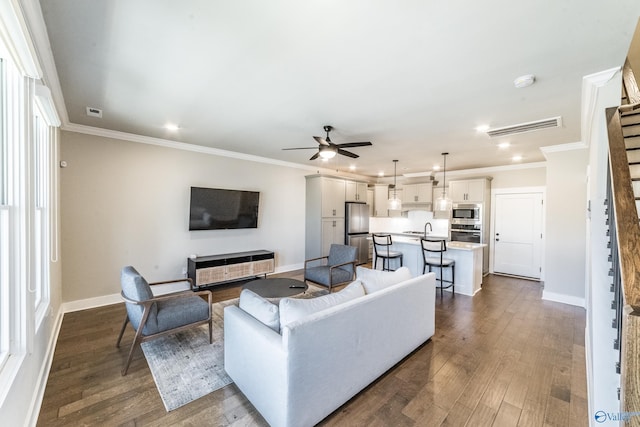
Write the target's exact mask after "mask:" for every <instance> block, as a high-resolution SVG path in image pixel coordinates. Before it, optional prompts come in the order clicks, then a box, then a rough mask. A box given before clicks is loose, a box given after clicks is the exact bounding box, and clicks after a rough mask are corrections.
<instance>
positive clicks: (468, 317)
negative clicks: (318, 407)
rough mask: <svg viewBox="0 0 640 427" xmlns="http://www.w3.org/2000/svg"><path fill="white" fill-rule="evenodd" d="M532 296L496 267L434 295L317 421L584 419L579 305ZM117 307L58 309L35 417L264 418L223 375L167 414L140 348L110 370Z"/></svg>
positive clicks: (234, 292)
mask: <svg viewBox="0 0 640 427" xmlns="http://www.w3.org/2000/svg"><path fill="white" fill-rule="evenodd" d="M299 274H300V272H296V273H293V274H288V275H286V276H289V277H297V275H299ZM238 294H239V288H232V289H225V290H221V291H217V292H215V295H214V299H215V300H218V301H219V300H224V299H228V298H234V297H236V296H238ZM541 294H542V289H541V286H540V284H539V283H537V282H532V281H527V280H519V279H515V278H508V277H500V276H487V277H486V278H485V280H484V285H483V288H482V291H481V292H479V293H478V294H477V295H476V296H475V297H473V298H471V297H466V296H463V295H456V296H455V297H452V296H451V295H450V294H449V293H445V295H444V297H443V298H440V296H439V293H438V294H437V297H436V333H435V336H434V337H433V339H432V340H431V341H429V342H428V343H426V344H424V345H422V346H421V347H419V348H418V349H417V350H416V351H414V352H413V353H412V354H410V355H409V356H408V357H406V358H405V359H404V360H403V361H402V362H400V363H399V364H398V365H396V366H395V367H394V368H392V369H391V370H389V371H388V372H387V373H386V374H385V375H383V376H382V377H381V378H379V379H378V380H377V381H375V382H374V383H373V384H371V385H370V386H369V387H367V388H366V389H365V390H363V391H362V392H360V393H359V394H358V395H356V396H355V397H354V398H353V399H351V400H350V401H349V402H347V403H346V404H344V405H343V406H342V407H341V408H339V409H338V410H337V411H336V412H334V413H333V414H331V415H330V416H329V417H327V418H326V419H325V420H324V421H323V422H322V423H321V425H325V426H360V425H362V426H364V425H366V426H464V425H467V426H474V427H475V426H586V425H588V409H587V392H586V389H587V387H586V373H585V358H584V357H585V352H584V328H585V311H584V309H582V308H578V307H573V306H568V305H564V304H559V303H553V302H549V301H542V300H541V298H540V297H541ZM124 313H125V310H124V305H123V304H116V305H111V306H106V307H101V308H96V309H91V310H85V311H80V312H74V313H68V314H67V315H65V317H64V321H63V323H62V328H61V331H60V336H59V339H58V343H57V346H56V350H55V355H54V360H53V365H52V367H51V372H50V374H49V380H48V383H47V387H46V391H45V395H44V401H43V403H42V408H41V411H40V416H39V419H38V425H40V426H63V425H64V426H66V425H73V426H77V425H124V426H134V425H158V426H169V425H189V426H208V425H215V426H254V425H255V426H264V425H267V424H266V422H265V421H264V419H263V418H262V417H261V416H260V414H258V413H257V412H256V410H255V409H254V408H253V406H252V405H251V404H250V403H249V402H248V401H247V400H246V399H245V397H244V396H243V395H242V393H240V391H239V390H238V389H237V388H236V387H235V385H233V384H231V385H229V386H227V387H224V388H222V389H220V390H218V391H215V392H213V393H211V394H209V395H207V396H205V397H202V398H200V399H198V400H196V401H194V402H192V403H190V404H188V405H185V406H183V407H181V408H179V409H177V410H175V411H172V412H169V413H167V412H166V411H165V409H164V406H163V404H162V401H161V399H160V396H159V394H158V392H157V389H156V387H155V384H154V381H153V378H152V376H151V373H150V371H149V368H148V366H147V362H146V360H145V358H144V356H143V354H142V351H141V350H139V349H138V350H137V351H136V354H135V356H134V359H133V361H132V363H131V367H130V368H129V373H128V374H127V376H125V377H122V376H121V375H120V369H121V367H122V364H123V362H124V360H125V358H126V355H127V351H128V347H127V346H128V345H130V343H131V339H132V337H133V332H132V330H131V328H129V329H128V330H127V332H126V333H125V336H124V338H123V346H122V347H121V348H120V349H117V348H116V347H115V342H116V339H117V335H118V332H119V328H120V326H121V322H122V320H123V318H124ZM221 314H222V313H221V312H217V313H216V315H221ZM336 357H339V355H336ZM309 404H313V402H309Z"/></svg>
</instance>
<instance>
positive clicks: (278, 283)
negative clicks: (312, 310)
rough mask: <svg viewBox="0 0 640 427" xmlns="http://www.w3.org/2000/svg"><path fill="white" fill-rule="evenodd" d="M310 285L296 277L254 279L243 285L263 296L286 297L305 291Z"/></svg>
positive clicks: (244, 287)
mask: <svg viewBox="0 0 640 427" xmlns="http://www.w3.org/2000/svg"><path fill="white" fill-rule="evenodd" d="M308 287H309V286H308V285H307V284H306V283H304V282H302V281H300V280H296V279H286V278H273V279H258V280H252V281H251V282H248V283H246V284H245V285H244V286H243V289H249V290H251V291H253V292H255V293H256V294H258V295H260V296H261V297H263V298H284V297H290V296H293V295H297V294H299V293H302V292H305V291H306V290H307V288H308Z"/></svg>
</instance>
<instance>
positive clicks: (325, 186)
mask: <svg viewBox="0 0 640 427" xmlns="http://www.w3.org/2000/svg"><path fill="white" fill-rule="evenodd" d="M320 179H321V185H322V217H323V218H328V217H340V218H344V202H345V183H344V180H342V179H336V178H327V177H321V178H320Z"/></svg>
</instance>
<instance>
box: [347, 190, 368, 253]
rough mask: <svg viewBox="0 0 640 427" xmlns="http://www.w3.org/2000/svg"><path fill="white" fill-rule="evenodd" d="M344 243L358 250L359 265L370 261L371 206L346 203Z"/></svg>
mask: <svg viewBox="0 0 640 427" xmlns="http://www.w3.org/2000/svg"><path fill="white" fill-rule="evenodd" d="M344 230H345V231H344V233H345V236H344V241H345V243H346V244H347V245H350V246H355V247H356V248H358V264H365V263H366V262H368V261H369V239H368V237H369V205H367V204H365V203H351V202H347V203H345V227H344Z"/></svg>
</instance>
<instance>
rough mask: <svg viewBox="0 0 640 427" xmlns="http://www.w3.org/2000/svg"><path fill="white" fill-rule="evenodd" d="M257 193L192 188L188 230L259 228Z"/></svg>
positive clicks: (258, 194)
mask: <svg viewBox="0 0 640 427" xmlns="http://www.w3.org/2000/svg"><path fill="white" fill-rule="evenodd" d="M259 201H260V193H259V192H257V191H241V190H225V189H221V188H202V187H191V203H190V205H189V230H228V229H235V228H258V202H259Z"/></svg>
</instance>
